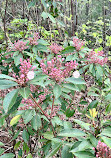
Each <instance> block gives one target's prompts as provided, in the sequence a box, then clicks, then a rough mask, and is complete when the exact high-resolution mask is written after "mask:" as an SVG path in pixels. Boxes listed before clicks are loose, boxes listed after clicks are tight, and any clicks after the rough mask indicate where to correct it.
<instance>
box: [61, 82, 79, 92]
mask: <svg viewBox="0 0 111 158" xmlns="http://www.w3.org/2000/svg"><path fill="white" fill-rule="evenodd" d="M63 87H65V88H68V89H70V90H73V91H80V90H79V88H78V87H77V86H76V85H74V84H73V83H64V84H63Z"/></svg>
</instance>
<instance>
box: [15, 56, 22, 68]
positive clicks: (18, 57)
mask: <svg viewBox="0 0 111 158" xmlns="http://www.w3.org/2000/svg"><path fill="white" fill-rule="evenodd" d="M20 58H22V59H23V55H22V54H21V53H20V54H19V55H17V56H15V57H14V63H15V65H16V66H18V65H19V64H20Z"/></svg>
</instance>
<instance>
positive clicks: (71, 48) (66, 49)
mask: <svg viewBox="0 0 111 158" xmlns="http://www.w3.org/2000/svg"><path fill="white" fill-rule="evenodd" d="M74 51H75V48H74V47H73V46H68V47H66V48H65V49H64V50H62V52H61V53H62V54H68V53H72V52H74Z"/></svg>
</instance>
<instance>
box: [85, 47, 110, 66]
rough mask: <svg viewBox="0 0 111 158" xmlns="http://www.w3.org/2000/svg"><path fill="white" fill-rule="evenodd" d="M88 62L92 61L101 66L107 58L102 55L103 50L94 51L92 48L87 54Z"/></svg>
mask: <svg viewBox="0 0 111 158" xmlns="http://www.w3.org/2000/svg"><path fill="white" fill-rule="evenodd" d="M87 60H88V63H94V64H99V65H101V66H103V65H104V64H105V63H107V61H108V58H107V57H104V52H103V51H99V52H97V53H96V52H94V51H93V50H92V51H91V52H90V53H89V54H88V58H87Z"/></svg>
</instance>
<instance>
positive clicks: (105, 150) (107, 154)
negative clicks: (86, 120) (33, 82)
mask: <svg viewBox="0 0 111 158" xmlns="http://www.w3.org/2000/svg"><path fill="white" fill-rule="evenodd" d="M93 150H95V148H94V149H93ZM96 150H97V151H96ZM96 150H95V151H96V157H98V158H111V149H110V148H109V147H108V146H107V145H106V144H105V143H103V142H101V141H98V145H97V147H96Z"/></svg>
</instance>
